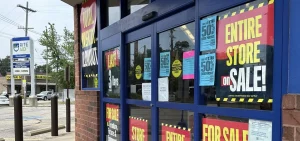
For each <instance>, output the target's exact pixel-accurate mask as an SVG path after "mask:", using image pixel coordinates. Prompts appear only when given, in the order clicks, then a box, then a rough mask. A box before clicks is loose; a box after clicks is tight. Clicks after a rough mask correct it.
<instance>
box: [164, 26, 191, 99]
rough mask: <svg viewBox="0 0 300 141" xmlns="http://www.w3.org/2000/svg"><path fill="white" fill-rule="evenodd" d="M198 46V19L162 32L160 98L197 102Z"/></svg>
mask: <svg viewBox="0 0 300 141" xmlns="http://www.w3.org/2000/svg"><path fill="white" fill-rule="evenodd" d="M194 48H195V23H194V22H192V23H189V24H186V25H182V26H179V27H176V28H173V29H170V30H168V31H165V32H162V33H159V53H160V55H159V60H160V62H159V80H158V86H159V88H158V89H159V93H158V94H159V95H158V98H159V101H169V102H180V103H193V102H194V68H193V66H194V63H193V62H194ZM186 59H189V62H186V61H187V60H186Z"/></svg>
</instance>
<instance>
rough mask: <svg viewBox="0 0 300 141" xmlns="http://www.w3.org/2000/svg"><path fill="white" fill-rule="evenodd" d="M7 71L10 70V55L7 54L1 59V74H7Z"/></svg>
mask: <svg viewBox="0 0 300 141" xmlns="http://www.w3.org/2000/svg"><path fill="white" fill-rule="evenodd" d="M7 72H10V57H9V56H6V57H5V58H3V59H0V74H1V75H2V76H5V75H6V73H7Z"/></svg>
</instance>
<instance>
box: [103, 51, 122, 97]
mask: <svg viewBox="0 0 300 141" xmlns="http://www.w3.org/2000/svg"><path fill="white" fill-rule="evenodd" d="M103 56H104V59H103V60H104V62H103V64H104V65H103V73H104V74H103V82H104V83H103V85H104V94H105V96H106V97H110V98H120V84H121V82H120V47H116V48H113V49H110V50H107V51H105V52H104V54H103Z"/></svg>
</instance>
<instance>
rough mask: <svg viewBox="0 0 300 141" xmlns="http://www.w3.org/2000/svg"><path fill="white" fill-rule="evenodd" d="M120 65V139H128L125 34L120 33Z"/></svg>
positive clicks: (123, 140) (122, 140)
mask: <svg viewBox="0 0 300 141" xmlns="http://www.w3.org/2000/svg"><path fill="white" fill-rule="evenodd" d="M120 48H121V49H120V52H121V53H120V54H121V56H120V62H121V63H120V67H121V91H120V93H121V119H120V120H121V127H122V128H121V135H122V138H121V141H127V140H128V139H129V123H128V122H129V108H128V107H129V106H128V104H127V103H126V99H127V98H128V93H127V60H126V52H127V50H126V44H125V35H124V34H123V33H121V47H120Z"/></svg>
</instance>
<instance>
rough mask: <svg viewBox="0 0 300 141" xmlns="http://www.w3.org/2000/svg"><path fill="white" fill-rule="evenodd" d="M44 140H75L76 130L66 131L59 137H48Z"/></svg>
mask: <svg viewBox="0 0 300 141" xmlns="http://www.w3.org/2000/svg"><path fill="white" fill-rule="evenodd" d="M44 141H75V132H74V131H73V132H71V133H66V134H64V135H60V136H57V137H52V138H51V139H46V140H44Z"/></svg>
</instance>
